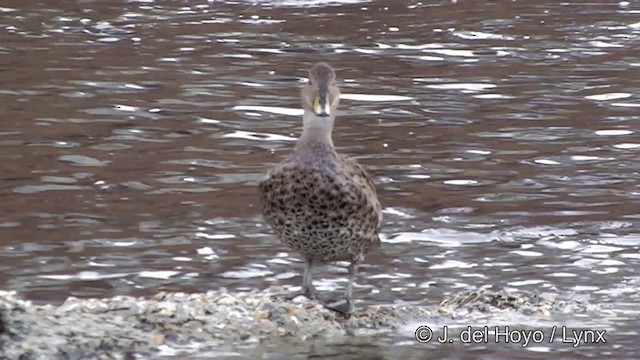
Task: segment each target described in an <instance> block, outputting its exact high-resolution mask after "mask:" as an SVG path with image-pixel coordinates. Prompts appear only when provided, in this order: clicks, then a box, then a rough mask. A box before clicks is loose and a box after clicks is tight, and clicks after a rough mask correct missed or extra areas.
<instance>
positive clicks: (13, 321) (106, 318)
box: [0, 287, 595, 360]
mask: <svg viewBox="0 0 640 360" xmlns="http://www.w3.org/2000/svg"><path fill="white" fill-rule="evenodd" d="M283 293H285V291H284V290H283V289H282V288H280V287H270V288H267V289H264V290H260V291H251V292H229V291H227V290H217V291H208V292H206V293H194V294H185V293H167V292H160V293H158V294H156V295H154V296H151V297H148V298H143V297H138V298H136V297H131V296H115V297H113V298H105V299H95V298H89V299H78V298H74V297H70V298H68V299H67V300H66V301H65V302H64V303H63V304H62V305H59V306H57V305H34V304H33V303H31V302H30V301H25V300H22V299H21V298H20V297H19V296H18V295H17V294H16V293H15V292H7V291H0V351H1V352H0V353H2V354H3V355H4V356H5V358H6V359H21V360H27V359H29V360H31V359H34V360H35V359H38V360H39V359H57V358H63V359H80V358H90V359H94V358H95V359H103V358H104V359H126V358H136V357H131V356H133V355H132V354H148V355H149V356H150V357H153V356H154V355H153V354H158V353H163V352H167V351H168V352H171V351H170V350H171V349H174V348H180V347H184V346H187V345H188V346H190V347H192V348H194V351H197V349H198V348H199V347H201V348H207V349H216V348H220V349H222V348H223V347H226V348H229V345H230V344H232V345H233V346H238V347H251V345H252V344H253V345H256V344H260V343H263V342H268V343H273V344H278V343H280V342H283V343H287V342H295V341H309V340H311V339H322V338H332V337H339V336H345V335H346V336H366V335H371V334H376V333H385V332H394V331H395V332H397V331H399V330H400V329H401V328H403V327H406V326H407V325H408V324H410V323H434V322H438V321H442V320H443V319H464V318H472V317H473V316H474V314H482V315H483V316H486V314H493V313H495V314H503V313H505V312H511V313H517V314H519V315H523V316H539V317H549V316H550V315H551V314H552V313H555V312H562V313H568V312H584V311H589V310H593V309H594V308H595V307H594V306H593V305H590V304H587V303H585V302H582V301H578V300H571V299H560V298H558V297H556V296H554V295H537V294H532V293H529V292H525V291H506V290H496V291H493V290H466V291H461V292H459V293H455V294H452V295H451V296H448V297H445V299H444V300H443V301H442V302H441V304H440V305H438V306H422V305H395V304H394V305H370V306H359V307H358V308H357V309H356V312H355V313H354V314H353V315H352V316H351V317H350V318H349V319H345V318H344V317H343V316H341V315H340V314H337V313H335V312H333V311H330V310H327V309H325V308H324V307H323V306H322V305H320V304H319V303H317V302H313V301H310V300H308V299H305V298H299V299H296V300H294V301H286V300H283V299H282V297H281V296H279V295H281V294H283ZM43 339H46V341H43ZM101 354H102V355H101ZM143 358H144V357H143ZM3 359H4V358H3Z"/></svg>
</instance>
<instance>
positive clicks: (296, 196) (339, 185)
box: [260, 62, 382, 317]
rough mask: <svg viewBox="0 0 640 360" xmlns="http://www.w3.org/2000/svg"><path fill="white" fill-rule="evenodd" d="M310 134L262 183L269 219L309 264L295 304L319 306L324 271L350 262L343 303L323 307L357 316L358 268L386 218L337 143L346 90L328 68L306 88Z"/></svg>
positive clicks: (316, 71) (321, 67) (313, 74)
mask: <svg viewBox="0 0 640 360" xmlns="http://www.w3.org/2000/svg"><path fill="white" fill-rule="evenodd" d="M300 97H301V100H302V109H303V110H304V115H303V116H302V124H303V130H302V135H301V136H300V138H299V139H298V142H297V143H296V146H295V148H294V150H293V152H292V153H291V154H290V155H289V156H287V157H286V158H285V159H284V160H283V161H282V162H280V163H279V164H277V165H276V166H274V167H273V168H272V169H271V170H270V171H269V172H268V173H267V175H266V177H265V178H264V179H263V180H262V181H261V182H260V195H261V200H262V214H263V216H264V218H265V220H266V221H267V223H269V225H270V226H271V228H272V229H273V230H274V232H275V233H276V236H277V237H278V239H279V240H280V241H281V242H282V243H283V244H285V245H287V246H288V247H290V248H291V249H293V250H295V251H296V252H298V253H299V254H300V255H302V257H304V259H305V268H304V276H303V282H302V290H301V291H299V292H295V293H293V294H291V295H290V296H288V299H293V298H295V297H297V296H305V297H307V298H309V299H312V300H318V294H317V291H316V289H315V288H314V286H313V283H312V276H313V270H314V268H316V267H317V266H318V265H321V264H324V263H328V262H335V261H349V262H350V264H349V284H348V285H347V289H346V294H345V297H344V299H340V300H338V301H336V302H333V303H324V306H325V307H327V308H329V309H332V310H335V311H338V312H340V313H342V314H344V315H345V316H347V317H348V316H350V314H351V313H352V312H353V311H354V306H353V302H352V300H351V299H352V292H353V282H354V280H355V277H356V272H357V265H358V263H360V262H362V261H363V260H364V256H365V254H366V253H367V252H369V250H371V249H372V248H374V247H378V246H379V245H380V238H379V236H378V234H379V232H380V226H381V223H382V211H381V207H380V202H379V201H378V198H377V196H376V190H375V188H374V184H373V181H372V180H371V177H370V176H369V175H368V174H367V172H366V171H365V170H364V169H363V168H362V167H361V166H360V165H359V164H358V163H357V162H356V161H355V160H354V159H352V158H349V157H347V156H344V155H340V154H338V153H337V152H336V149H335V148H334V146H333V140H332V138H331V132H332V129H333V123H334V120H335V116H336V109H337V107H338V103H339V101H340V90H339V89H338V86H337V85H336V76H335V72H334V71H333V69H332V68H331V66H329V65H328V64H326V63H322V62H321V63H317V64H315V65H314V66H313V67H312V68H311V70H309V82H308V83H307V84H306V85H305V86H304V87H303V88H302V91H301V94H300Z"/></svg>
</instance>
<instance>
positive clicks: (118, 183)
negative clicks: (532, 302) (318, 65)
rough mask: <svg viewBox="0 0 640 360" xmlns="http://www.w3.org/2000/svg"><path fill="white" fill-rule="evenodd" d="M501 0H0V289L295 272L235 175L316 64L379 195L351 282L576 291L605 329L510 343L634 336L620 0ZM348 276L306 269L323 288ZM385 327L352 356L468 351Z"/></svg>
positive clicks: (262, 280) (425, 291) (627, 51)
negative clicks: (378, 219) (325, 65)
mask: <svg viewBox="0 0 640 360" xmlns="http://www.w3.org/2000/svg"><path fill="white" fill-rule="evenodd" d="M505 4H506V3H482V4H480V3H478V2H468V1H454V2H451V1H442V2H436V3H432V2H417V1H390V0H387V1H355V0H354V1H334V2H323V1H204V0H203V1H195V2H174V1H164V0H158V1H153V0H150V1H142V0H139V1H115V0H114V1H97V0H96V1H85V2H82V4H75V3H73V4H72V3H64V4H57V3H56V4H55V6H53V5H52V4H51V3H49V2H47V1H30V2H23V1H6V2H5V3H3V5H2V8H0V15H1V16H0V29H1V30H2V31H0V64H1V65H0V78H1V79H2V83H3V87H2V89H0V101H1V104H2V106H0V115H1V117H2V121H1V122H0V158H1V160H0V174H1V176H2V182H1V183H0V186H1V187H0V194H1V195H2V201H1V202H0V230H1V231H0V249H2V251H1V252H0V287H1V288H4V289H14V290H17V291H19V292H20V293H21V294H23V295H24V296H26V297H28V298H30V299H32V300H34V301H37V302H61V301H63V300H64V299H65V298H66V297H67V296H80V297H89V296H98V297H108V296H113V295H117V294H131V295H150V294H153V293H155V292H157V291H159V290H169V291H188V292H191V291H205V290H208V289H214V288H220V287H226V288H229V289H238V290H247V289H260V288H264V287H267V286H270V285H274V284H277V285H282V286H290V287H292V289H293V287H295V286H298V285H299V284H300V282H301V277H300V276H299V275H300V271H301V269H302V264H301V262H300V259H299V257H298V256H297V255H296V254H294V253H291V252H289V251H288V249H286V248H284V247H283V246H281V245H280V244H279V243H278V242H277V240H276V239H275V238H274V236H273V234H272V233H271V231H270V230H269V229H268V228H267V227H266V226H265V224H264V223H263V221H262V219H261V216H260V212H259V205H258V203H257V189H256V185H257V181H258V180H259V179H260V177H261V176H262V173H263V172H264V171H265V170H266V169H267V168H268V167H269V166H270V165H272V164H274V163H276V162H277V161H279V160H280V159H281V158H282V157H283V156H285V155H286V154H287V153H288V152H289V151H290V150H291V148H292V146H293V144H294V142H295V139H296V138H297V136H298V135H299V133H300V110H299V99H298V96H299V87H300V86H301V84H302V82H304V81H305V80H306V79H305V76H306V71H307V69H308V68H309V67H310V66H311V65H312V64H313V63H314V62H316V61H319V60H322V61H327V62H330V63H331V64H332V65H333V66H334V67H335V68H336V71H337V74H338V77H339V80H340V86H341V88H342V92H343V96H342V100H341V111H340V114H339V118H338V119H337V121H336V128H335V131H334V140H335V143H336V145H337V146H338V148H339V150H340V151H341V152H344V153H348V154H351V155H353V156H354V157H356V158H357V159H358V160H359V161H360V162H361V163H362V164H364V165H366V166H367V168H368V169H370V172H371V174H372V175H373V176H374V177H375V181H376V183H377V188H378V192H379V196H380V199H381V201H382V204H383V206H384V215H385V219H384V229H383V232H384V233H383V239H384V241H383V246H382V248H381V250H380V252H378V253H375V254H371V255H370V256H369V257H368V261H367V263H366V264H365V265H363V266H362V267H361V276H360V277H359V279H358V282H357V287H356V296H357V299H358V302H359V303H361V304H374V303H376V304H377V303H381V304H385V303H404V302H409V303H416V304H437V303H438V302H439V301H440V300H441V299H442V297H443V296H444V295H445V294H450V293H454V292H456V291H460V290H463V289H469V288H496V289H499V288H508V289H514V290H518V289H522V290H529V291H534V292H538V293H543V292H549V293H556V294H561V295H562V296H565V297H579V298H584V299H588V301H591V302H594V303H598V304H605V305H607V306H609V307H610V308H611V309H613V310H611V311H612V312H614V313H615V314H616V315H615V316H614V315H610V316H609V317H606V316H603V319H599V320H598V321H600V322H597V321H596V320H594V321H596V322H594V323H593V326H596V325H598V324H601V325H602V326H608V327H609V329H610V332H609V334H611V338H610V339H611V341H610V344H609V345H611V344H613V345H615V346H614V347H610V346H608V347H598V346H591V347H581V348H579V349H569V348H568V347H566V346H565V347H563V346H558V347H552V346H547V347H542V348H541V349H540V348H538V349H535V350H527V351H523V352H522V354H523V355H522V356H523V357H530V358H538V357H540V358H543V357H544V358H546V356H547V355H546V352H548V351H557V352H559V353H558V356H565V355H566V356H568V354H569V353H575V352H576V351H578V352H583V353H584V354H589V355H592V356H605V355H607V356H614V357H622V356H625V357H629V356H632V355H629V354H636V355H638V354H639V353H640V348H639V347H638V345H637V344H636V343H635V342H633V341H629V339H630V338H629V337H630V336H631V337H633V336H637V335H638V334H637V326H636V324H637V320H638V317H637V312H634V311H631V310H632V309H634V308H635V306H636V304H637V303H638V300H639V295H638V294H640V291H639V290H640V277H639V276H638V269H639V268H640V267H639V265H640V254H639V252H638V249H639V246H640V231H639V227H640V225H639V217H640V215H638V214H640V206H639V202H638V200H640V187H639V185H638V183H639V179H640V162H639V161H638V158H639V155H640V138H639V137H638V130H637V126H636V124H635V123H636V122H637V121H640V116H639V115H638V114H639V113H638V111H639V108H640V96H639V95H638V94H640V91H639V90H640V80H639V79H640V78H639V77H638V76H635V75H634V74H637V73H638V70H640V69H639V68H640V60H639V59H638V51H637V43H638V41H639V40H640V16H639V14H640V7H638V5H637V4H635V3H633V2H624V1H623V2H597V1H587V2H581V3H575V2H566V3H563V2H546V1H526V2H525V1H514V2H510V3H508V4H506V5H505ZM345 272H346V270H345V269H344V268H343V267H340V266H337V267H330V268H328V269H326V271H325V272H322V273H321V274H319V275H318V276H317V280H316V284H317V287H318V289H319V290H321V291H324V292H328V293H332V294H336V295H337V294H339V292H340V291H342V287H343V286H344V285H345V284H346V277H345ZM547 325H550V324H547ZM398 336H400V338H397V339H396V338H394V339H389V338H385V340H384V341H387V342H388V343H397V344H400V345H398V346H397V347H394V348H392V350H391V351H390V352H389V353H384V352H375V354H377V355H380V356H381V357H380V358H395V356H394V355H397V354H398V353H399V352H398V351H400V349H401V351H402V353H403V354H404V355H406V357H407V358H412V357H413V358H420V356H421V354H423V353H424V351H426V350H425V349H430V350H429V351H432V354H433V353H434V352H433V351H435V353H436V354H438V356H442V357H446V356H450V357H451V358H456V356H457V355H456V354H458V353H460V354H462V352H463V351H467V350H465V349H463V348H456V347H448V348H447V347H442V346H441V347H438V346H436V345H433V344H429V345H423V344H416V343H415V341H414V340H413V339H412V337H411V334H410V331H407V332H406V334H401V335H398ZM377 341H382V340H380V339H377V340H371V341H364V343H365V345H358V344H354V343H352V342H349V343H348V346H347V345H345V344H327V345H326V347H327V349H328V350H327V353H326V354H325V353H323V352H322V351H324V350H318V349H324V347H323V346H324V345H323V346H320V345H318V347H316V348H314V349H316V350H309V349H306V350H303V351H302V353H301V354H300V356H306V354H307V353H308V352H314V351H320V353H321V354H320V355H318V356H325V357H330V355H331V353H332V352H335V351H338V350H340V349H344V346H347V348H348V349H355V350H353V351H355V352H356V353H360V352H361V351H364V350H362V349H363V348H366V347H367V346H369V350H367V351H370V350H371V343H373V342H377ZM384 341H382V342H381V343H384ZM336 349H338V350H336ZM474 349H476V350H477V351H478V355H479V356H485V357H487V358H509V357H510V356H511V352H510V351H512V350H510V349H508V348H506V347H498V346H487V347H477V348H474ZM476 350H474V351H476ZM507 350H508V351H507ZM274 351H275V352H276V353H277V351H278V349H275V350H274ZM340 351H342V350H340ZM349 351H351V350H349ZM347 353H348V351H347ZM372 354H373V353H372ZM563 354H564V355H563ZM598 354H599V355H598ZM283 356H284V355H283Z"/></svg>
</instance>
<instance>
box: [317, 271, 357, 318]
mask: <svg viewBox="0 0 640 360" xmlns="http://www.w3.org/2000/svg"><path fill="white" fill-rule="evenodd" d="M357 272H358V264H356V263H355V262H352V263H351V264H349V283H348V284H347V291H346V292H345V294H344V298H342V299H340V300H338V301H335V302H333V303H327V304H325V307H326V308H327V309H331V310H333V311H337V312H339V313H341V314H343V315H344V316H345V317H346V318H349V317H350V316H351V314H352V313H353V312H354V311H355V306H353V301H352V300H351V299H352V298H351V297H352V295H353V283H354V282H355V279H356V274H357Z"/></svg>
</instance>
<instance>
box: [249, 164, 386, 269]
mask: <svg viewBox="0 0 640 360" xmlns="http://www.w3.org/2000/svg"><path fill="white" fill-rule="evenodd" d="M260 193H261V198H262V212H263V215H264V218H265V219H266V221H267V222H268V223H269V224H270V225H271V227H272V228H273V230H274V231H275V233H276V235H277V237H278V238H279V239H280V241H282V242H283V243H284V244H285V245H287V246H289V247H291V248H292V249H294V250H295V251H297V252H299V253H300V254H301V255H302V256H304V257H305V258H308V259H314V260H320V261H340V260H349V261H361V260H362V259H363V257H364V254H366V253H367V252H368V251H369V250H370V249H371V248H372V247H373V246H377V245H378V244H379V241H380V240H379V237H378V233H379V231H380V223H381V218H382V216H381V208H380V203H379V202H378V199H377V197H376V193H375V189H374V188H373V183H372V182H371V179H370V178H369V176H368V175H367V173H366V172H365V171H364V170H363V169H362V168H361V167H360V166H359V165H358V164H357V163H356V162H355V161H353V160H351V159H348V158H344V157H341V156H340V155H337V154H335V153H332V154H329V155H326V156H322V157H314V158H312V159H300V158H295V155H294V157H293V160H291V159H290V160H289V161H285V162H283V163H281V164H280V165H279V166H276V167H275V168H274V169H273V170H272V171H271V172H270V173H269V174H268V176H267V178H266V179H265V180H263V181H262V182H261V183H260Z"/></svg>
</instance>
